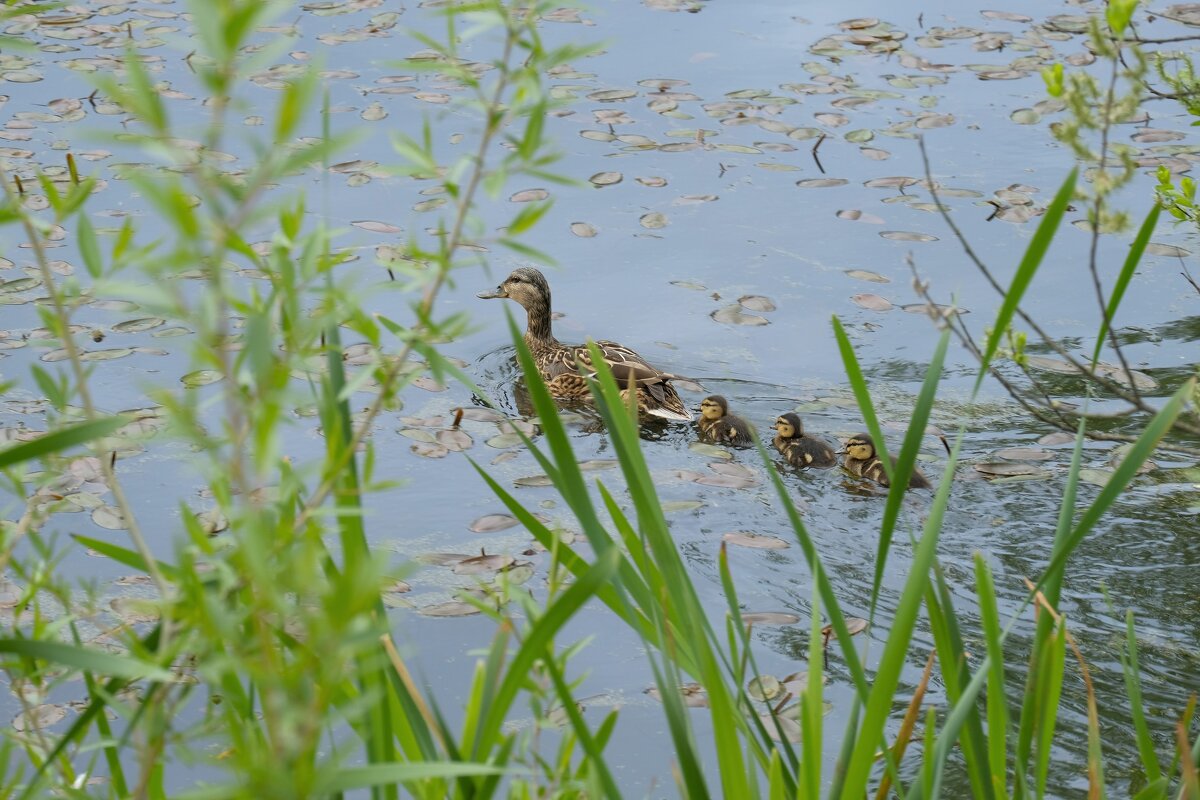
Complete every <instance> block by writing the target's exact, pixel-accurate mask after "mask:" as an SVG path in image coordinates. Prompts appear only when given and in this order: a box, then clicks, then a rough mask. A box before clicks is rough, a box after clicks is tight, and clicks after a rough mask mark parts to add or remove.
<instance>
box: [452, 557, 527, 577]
mask: <svg viewBox="0 0 1200 800" xmlns="http://www.w3.org/2000/svg"><path fill="white" fill-rule="evenodd" d="M514 562H516V559H515V558H513V557H512V556H510V555H506V554H493V555H487V554H486V553H485V554H482V555H478V556H472V557H471V558H466V559H463V560H462V561H460V562H458V563H457V564H455V565H454V573H455V574H456V575H480V574H483V573H485V572H497V571H499V570H502V569H504V568H505V567H508V566H511V565H512V564H513V563H514Z"/></svg>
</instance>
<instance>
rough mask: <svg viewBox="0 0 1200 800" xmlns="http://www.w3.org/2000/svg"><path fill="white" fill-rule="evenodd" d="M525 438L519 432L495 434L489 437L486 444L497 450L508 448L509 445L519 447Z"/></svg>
mask: <svg viewBox="0 0 1200 800" xmlns="http://www.w3.org/2000/svg"><path fill="white" fill-rule="evenodd" d="M524 443H525V440H524V439H522V438H521V435H520V434H518V433H502V434H500V435H498V436H493V437H492V438H490V439H488V440H487V442H486V444H487V446H488V447H494V448H496V449H497V450H506V449H508V448H509V447H519V446H520V445H522V444H524Z"/></svg>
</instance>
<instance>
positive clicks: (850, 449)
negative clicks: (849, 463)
mask: <svg viewBox="0 0 1200 800" xmlns="http://www.w3.org/2000/svg"><path fill="white" fill-rule="evenodd" d="M841 452H843V453H845V454H846V455H848V456H850V457H851V458H853V459H854V460H856V461H866V460H867V459H870V458H874V457H875V441H874V440H873V439H872V438H871V437H870V436H868V435H867V434H865V433H860V434H858V435H857V436H851V437H850V438H849V439H847V440H846V446H845V447H844V448H842V450H841Z"/></svg>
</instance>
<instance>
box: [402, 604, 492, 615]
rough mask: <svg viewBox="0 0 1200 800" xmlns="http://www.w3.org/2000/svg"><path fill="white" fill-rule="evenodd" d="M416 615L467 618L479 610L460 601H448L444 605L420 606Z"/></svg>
mask: <svg viewBox="0 0 1200 800" xmlns="http://www.w3.org/2000/svg"><path fill="white" fill-rule="evenodd" d="M417 613H418V614H421V615H423V616H426V617H469V616H471V615H472V614H478V613H479V609H478V608H476V607H475V606H473V605H471V604H470V603H464V602H462V601H461V600H448V601H447V602H445V603H434V604H433V605H429V606H422V607H420V608H418V609H417Z"/></svg>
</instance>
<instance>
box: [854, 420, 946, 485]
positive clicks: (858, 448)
mask: <svg viewBox="0 0 1200 800" xmlns="http://www.w3.org/2000/svg"><path fill="white" fill-rule="evenodd" d="M842 452H843V453H845V454H846V460H845V462H844V464H843V466H845V467H846V470H847V471H848V472H849V473H850V474H851V475H857V476H858V477H860V478H866V479H867V480H871V481H875V483H878V484H879V485H880V486H891V485H892V482H891V481H890V480H888V476H887V471H886V470H885V469H884V467H883V460H882V459H880V458H879V454H878V453H876V452H875V441H874V440H873V439H872V438H871V437H870V436H869V435H868V434H865V433H860V434H858V435H857V436H852V437H850V438H849V439H847V440H846V447H845V449H844V450H843V451H842ZM895 463H896V459H894V458H893V459H892V464H893V465H895ZM908 488H909V489H929V488H932V487H931V485H930V483H929V479H928V478H926V477H925V474H924V473H923V472H921V470H919V469H917V468H916V467H913V471H912V475H910V476H909V478H908Z"/></svg>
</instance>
